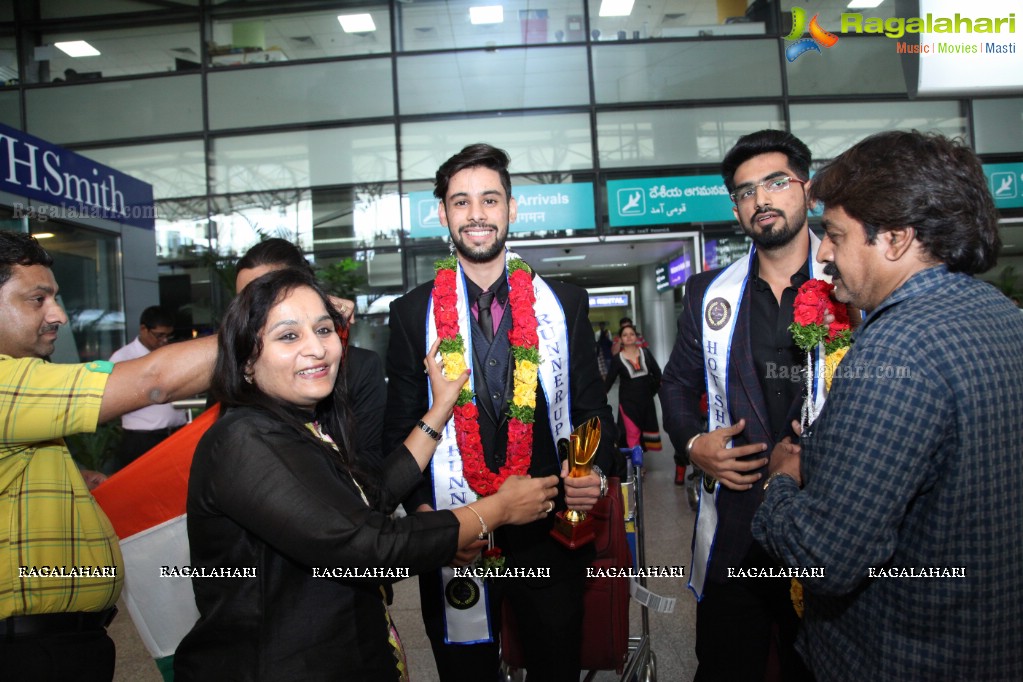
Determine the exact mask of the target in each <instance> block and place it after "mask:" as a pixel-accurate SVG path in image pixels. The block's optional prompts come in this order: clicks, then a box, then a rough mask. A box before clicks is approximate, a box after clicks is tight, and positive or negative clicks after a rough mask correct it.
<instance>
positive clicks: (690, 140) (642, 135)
mask: <svg viewBox="0 0 1023 682" xmlns="http://www.w3.org/2000/svg"><path fill="white" fill-rule="evenodd" d="M783 126H784V123H783V118H782V113H781V108H780V107H779V106H777V105H774V104H762V105H758V106H750V107H714V108H713V109H650V110H643V111H614V112H608V113H602V114H598V115H597V145H598V147H599V149H600V165H601V166H602V167H604V168H624V167H628V166H677V165H681V164H697V163H699V164H707V163H718V162H719V161H721V159H722V158H724V155H725V153H726V152H727V151H728V150H729V149H731V148H732V145H734V144H735V141H736V140H737V139H738V138H739V137H740V136H742V135H745V134H746V133H752V132H755V131H757V130H761V129H763V128H781V127H783Z"/></svg>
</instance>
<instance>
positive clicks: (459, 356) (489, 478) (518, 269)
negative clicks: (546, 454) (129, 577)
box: [433, 256, 540, 495]
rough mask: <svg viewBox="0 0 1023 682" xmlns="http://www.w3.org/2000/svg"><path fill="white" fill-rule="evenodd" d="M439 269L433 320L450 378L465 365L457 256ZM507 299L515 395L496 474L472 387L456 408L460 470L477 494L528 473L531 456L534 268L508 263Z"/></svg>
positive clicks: (493, 490) (536, 357) (535, 344)
mask: <svg viewBox="0 0 1023 682" xmlns="http://www.w3.org/2000/svg"><path fill="white" fill-rule="evenodd" d="M436 271H437V277H436V279H435V280H434V283H433V319H434V323H435V324H436V326H437V336H438V338H440V354H441V358H442V359H443V361H444V375H445V376H447V377H449V378H450V377H456V376H458V375H460V374H461V373H462V371H464V369H465V366H466V363H465V340H464V338H463V337H462V334H461V330H460V329H459V323H458V293H457V287H456V277H457V276H458V273H457V260H456V259H455V257H454V256H451V257H449V258H445V259H443V260H440V261H438V262H437V264H436ZM508 302H509V303H510V305H511V315H512V329H511V331H510V332H509V334H508V338H509V340H510V341H511V344H512V356H513V357H514V359H515V372H514V376H515V379H514V397H513V399H512V403H511V405H510V406H509V408H508V415H509V421H508V449H507V453H506V456H505V463H504V466H502V467H501V470H500V471H499V472H498V473H496V474H495V473H494V472H493V471H491V470H490V468H489V467H488V466H487V463H486V459H485V458H484V456H483V442H482V441H481V440H480V426H479V411H478V410H477V408H476V404H475V403H474V402H473V397H474V396H473V392H472V390H471V389H469V388H463V389H462V393H461V395H459V397H458V402H457V403H456V404H455V409H454V415H455V439H456V441H457V442H458V450H459V452H460V454H461V456H462V474H463V475H464V476H465V480H466V481H468V482H469V486H470V487H471V488H472V489H473V490H474V491H476V493H477V494H479V495H492V494H493V493H496V492H497V490H498V488H500V487H501V484H502V483H504V482H505V480H507V478H508V477H509V476H523V475H525V474H526V472H528V471H529V465H530V462H531V460H532V457H533V416H534V412H535V409H536V386H537V371H538V369H539V363H540V351H539V348H538V346H539V339H538V338H537V334H536V324H537V323H536V313H535V311H534V310H533V306H534V305H535V304H536V294H535V293H534V291H533V278H532V270H531V269H530V268H529V266H528V265H526V264H525V263H524V262H523V261H521V260H519V259H518V258H513V259H510V260H509V261H508Z"/></svg>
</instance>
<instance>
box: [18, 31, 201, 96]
mask: <svg viewBox="0 0 1023 682" xmlns="http://www.w3.org/2000/svg"><path fill="white" fill-rule="evenodd" d="M76 40H84V41H86V42H87V43H89V45H91V46H92V47H94V48H95V49H96V50H97V51H99V54H98V55H96V56H92V57H71V56H69V55H67V54H65V53H64V52H63V51H61V50H60V49H59V48H57V47H56V46H54V43H58V42H65V41H76ZM40 45H42V46H45V47H41V48H37V49H36V50H34V51H33V53H32V54H33V55H34V56H35V58H36V59H37V61H35V62H34V63H33V66H32V67H31V69H32V70H31V74H30V75H29V76H28V77H27V78H26V80H29V81H30V82H33V83H49V82H78V81H86V80H94V79H97V78H110V77H112V76H134V75H138V74H143V73H166V72H169V71H194V70H197V69H199V67H200V57H199V45H200V41H199V23H198V22H195V23H188V24H163V25H154V26H141V27H136V28H116V29H102V30H98V31H96V30H88V31H85V30H80V31H73V32H72V31H67V32H60V33H43V34H41V37H40ZM40 53H45V55H46V56H48V59H46V60H44V59H41V56H40Z"/></svg>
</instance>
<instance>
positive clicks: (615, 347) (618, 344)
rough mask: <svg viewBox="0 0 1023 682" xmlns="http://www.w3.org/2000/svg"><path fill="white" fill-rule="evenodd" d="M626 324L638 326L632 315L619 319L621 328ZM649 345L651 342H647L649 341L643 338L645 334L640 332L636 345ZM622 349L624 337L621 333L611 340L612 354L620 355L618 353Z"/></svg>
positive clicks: (642, 346) (633, 326)
mask: <svg viewBox="0 0 1023 682" xmlns="http://www.w3.org/2000/svg"><path fill="white" fill-rule="evenodd" d="M625 326H629V327H632V328H633V329H635V328H636V326H635V325H634V324H633V323H632V318H631V317H623V318H622V319H620V320H618V328H619V329H621V328H622V327H625ZM648 345H649V344H647V341H646V339H644V338H643V335H642V334H638V336H637V340H636V346H637V347H639V348H646V347H647V346H648ZM621 350H622V337H621V335H616V336H615V337H614V340H613V341H612V342H611V355H618V353H619V352H620V351H621Z"/></svg>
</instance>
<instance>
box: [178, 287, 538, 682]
mask: <svg viewBox="0 0 1023 682" xmlns="http://www.w3.org/2000/svg"><path fill="white" fill-rule="evenodd" d="M344 324H346V323H345V321H344V319H343V318H342V316H341V314H340V313H339V312H338V311H337V310H336V309H335V308H334V307H333V304H332V302H331V301H330V300H329V298H328V297H327V295H326V294H325V293H324V292H323V290H322V289H321V288H320V287H319V285H318V284H317V282H316V280H315V279H314V278H313V276H312V275H311V274H310V273H309V272H307V271H305V270H302V269H284V270H279V271H276V272H271V273H269V274H266V275H264V276H262V277H259V278H257V279H255V280H253V281H251V282H249V283H248V285H247V286H246V287H245V288H244V290H243V291H242V292H241V293H240V294H239V295H238V296H237V297H236V298H235V300H234V301H232V303H231V305H230V306H229V308H228V311H227V313H226V315H225V317H224V321H223V323H222V325H221V330H220V342H219V345H218V355H217V365H216V369H215V372H214V378H213V384H214V390H215V393H216V395H217V396H218V397H219V399H220V402H221V413H220V415H219V417H218V419H217V421H216V422H215V423H214V425H213V426H212V427H210V429H209V431H207V432H206V433H205V434H204V435H203V438H202V440H201V441H200V442H199V446H198V448H197V449H196V453H195V458H194V460H193V461H192V469H191V475H190V478H189V482H188V539H189V544H190V548H191V566H192V569H193V570H196V571H198V572H200V573H206V574H217V573H218V572H223V571H225V570H227V571H229V572H230V574H229V575H227V576H223V575H221V576H218V577H216V578H209V577H193V579H192V587H193V589H194V591H195V600H196V606H197V607H198V609H199V614H200V617H199V620H198V622H197V623H196V624H195V626H194V627H193V628H192V631H191V632H190V633H189V634H188V635H186V636H185V638H184V640H182V642H181V644H180V646H179V647H178V649H177V652H176V654H175V660H174V668H175V679H176V680H178V681H179V682H189V681H191V680H223V679H243V680H255V679H266V680H303V682H317V681H324V682H326V681H327V680H337V679H352V680H367V681H369V680H373V681H374V682H376V681H377V680H399V681H407V680H408V679H409V670H408V667H407V664H406V661H405V656H404V651H403V649H402V646H401V640H400V639H399V637H398V633H397V630H396V629H395V627H394V625H393V623H392V622H391V619H390V616H389V614H388V612H387V607H386V603H387V599H388V589H387V587H388V586H389V585H390V584H391V583H393V582H395V581H396V580H397V579H400V578H402V577H407V576H408V575H409V574H415V573H419V572H421V571H425V570H429V569H433V568H436V567H438V566H441V565H444V564H446V563H448V562H449V561H451V559H452V558H453V557H454V555H455V553H456V552H457V551H459V549H461V548H464V547H467V546H469V545H471V544H474V543H475V542H476V539H477V538H478V537H480V536H481V535H482V534H483V533H486V532H487V531H488V529H490V528H496V527H500V526H502V525H504V524H506V523H529V522H533V521H536V520H537V519H540V518H545V517H546V516H547V514H548V512H549V509H550V507H551V502H550V500H551V499H552V498H553V497H554V496H555V495H556V494H557V480H558V479H557V477H556V476H546V477H543V478H534V479H529V478H526V477H522V476H515V477H511V478H509V479H508V480H507V481H506V482H505V484H504V485H503V486H502V487H501V489H500V490H499V491H498V492H497V493H496V494H495V495H493V496H492V497H489V498H486V499H483V500H479V501H478V502H475V503H474V504H472V505H469V506H468V507H466V508H463V509H458V510H454V511H440V512H429V513H417V514H411V515H408V516H405V517H402V518H400V519H393V518H391V516H389V514H390V512H392V511H393V510H394V508H395V506H396V505H397V503H398V501H399V500H400V498H401V497H402V496H403V495H404V494H406V493H407V492H408V491H409V490H410V489H411V488H412V487H414V486H416V485H417V484H418V483H419V482H420V481H421V475H422V470H423V468H424V467H426V466H427V465H428V464H429V462H430V459H431V458H432V456H433V453H434V450H435V448H436V446H437V440H436V438H435V437H434V434H435V433H436V429H438V428H441V425H442V424H443V423H444V422H445V421H446V420H447V419H448V417H449V416H450V414H451V410H452V407H453V406H454V403H455V400H456V399H457V397H458V394H459V391H460V389H461V386H462V385H463V384H464V383H465V380H466V378H467V377H468V372H463V373H462V374H461V375H460V376H459V377H458V378H457V379H456V380H452V381H448V380H446V379H445V378H444V377H443V375H442V373H441V371H442V370H441V367H440V366H439V365H438V363H437V362H436V361H435V360H434V354H435V353H436V346H434V348H432V349H430V352H429V353H428V354H427V356H426V359H425V361H423V366H424V367H425V370H420V371H426V372H428V373H429V376H430V378H431V385H432V387H433V392H432V398H433V400H432V404H431V406H430V408H429V409H428V410H426V411H425V412H424V414H422V415H421V417H420V419H419V420H418V422H417V423H416V425H415V426H413V427H412V428H411V429H410V430H409V432H408V433H407V435H406V437H405V439H404V440H403V441H402V442H400V443H399V444H398V445H397V446H396V447H395V448H394V450H393V452H392V453H391V455H390V457H389V458H388V460H387V466H386V467H384V468H383V472H384V476H383V478H382V479H379V480H378V479H375V477H374V476H372V475H370V474H368V473H366V472H365V471H364V470H363V468H362V462H363V458H362V456H361V453H359V452H358V450H357V449H356V447H357V446H356V445H355V440H354V437H353V434H352V433H351V429H350V426H351V414H350V412H349V409H348V396H347V393H348V388H347V382H346V381H345V377H344V375H343V374H342V373H341V371H340V365H341V355H342V349H341V338H340V336H339V335H338V333H337V332H338V328H340V327H342V326H344ZM483 519H486V522H484V521H483Z"/></svg>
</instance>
